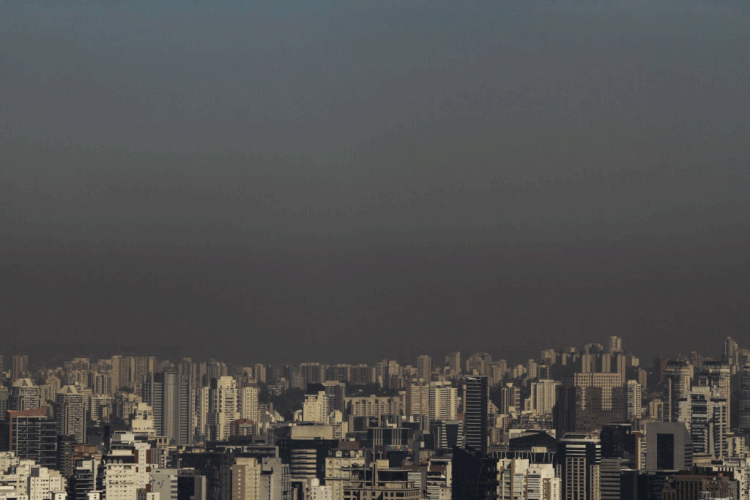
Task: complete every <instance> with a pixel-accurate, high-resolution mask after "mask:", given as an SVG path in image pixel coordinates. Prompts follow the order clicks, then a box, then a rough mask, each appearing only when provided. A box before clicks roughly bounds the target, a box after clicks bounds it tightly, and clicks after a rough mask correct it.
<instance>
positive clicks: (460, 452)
mask: <svg viewBox="0 0 750 500" xmlns="http://www.w3.org/2000/svg"><path fill="white" fill-rule="evenodd" d="M451 468H452V469H453V472H452V474H453V479H452V481H453V484H452V487H451V488H452V490H451V493H452V494H451V497H452V498H460V499H462V500H489V499H495V498H497V497H498V496H497V486H498V479H497V459H495V458H490V457H487V456H486V455H483V454H481V453H478V452H475V451H467V450H464V449H461V448H453V458H452V460H451Z"/></svg>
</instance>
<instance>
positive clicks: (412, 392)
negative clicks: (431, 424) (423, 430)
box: [404, 380, 430, 417]
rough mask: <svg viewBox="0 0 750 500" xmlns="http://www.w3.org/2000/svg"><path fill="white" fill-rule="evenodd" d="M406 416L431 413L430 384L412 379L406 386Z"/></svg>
mask: <svg viewBox="0 0 750 500" xmlns="http://www.w3.org/2000/svg"><path fill="white" fill-rule="evenodd" d="M404 410H405V412H406V416H407V417H409V416H412V415H427V416H429V415H430V386H429V384H424V383H420V382H419V381H417V380H412V381H411V382H410V383H409V385H407V386H406V405H405V408H404Z"/></svg>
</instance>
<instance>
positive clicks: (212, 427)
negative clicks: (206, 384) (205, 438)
mask: <svg viewBox="0 0 750 500" xmlns="http://www.w3.org/2000/svg"><path fill="white" fill-rule="evenodd" d="M237 418H238V412H237V381H236V380H234V378H232V377H229V376H226V377H219V378H214V379H211V390H210V391H209V407H208V427H209V435H210V438H211V440H213V441H223V440H224V439H226V438H227V437H228V436H229V424H231V423H232V422H233V421H234V420H237Z"/></svg>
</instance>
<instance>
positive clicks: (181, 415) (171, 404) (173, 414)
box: [143, 371, 195, 446]
mask: <svg viewBox="0 0 750 500" xmlns="http://www.w3.org/2000/svg"><path fill="white" fill-rule="evenodd" d="M192 382H193V378H192V376H190V374H189V373H182V374H180V373H177V372H175V371H167V372H163V373H150V374H148V375H147V377H146V383H145V384H144V386H143V400H144V401H145V402H146V403H148V404H149V405H150V406H151V408H152V410H153V412H154V427H155V428H156V433H157V434H158V435H160V436H166V437H168V438H170V441H171V442H173V443H174V444H176V445H178V446H186V445H189V444H192V443H193V434H194V429H193V412H194V407H195V398H194V394H193V384H192Z"/></svg>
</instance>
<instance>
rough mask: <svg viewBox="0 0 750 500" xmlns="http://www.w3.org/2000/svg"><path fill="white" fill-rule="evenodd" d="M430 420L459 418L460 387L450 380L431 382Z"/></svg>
mask: <svg viewBox="0 0 750 500" xmlns="http://www.w3.org/2000/svg"><path fill="white" fill-rule="evenodd" d="M429 405H430V420H443V421H446V420H451V421H452V420H457V419H458V389H457V388H455V387H452V386H451V384H450V383H449V382H432V383H430V402H429Z"/></svg>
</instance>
